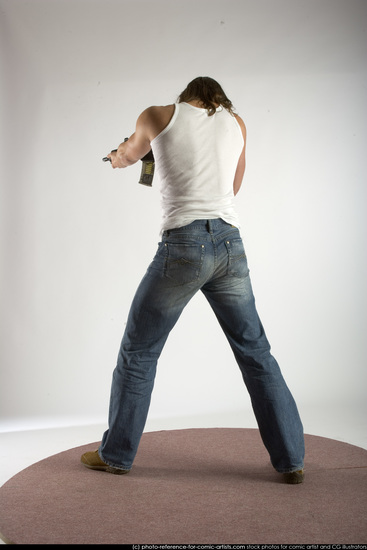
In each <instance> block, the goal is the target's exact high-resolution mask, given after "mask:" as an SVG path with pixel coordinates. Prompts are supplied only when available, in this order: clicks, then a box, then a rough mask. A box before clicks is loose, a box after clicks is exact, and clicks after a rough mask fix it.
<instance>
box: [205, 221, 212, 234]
mask: <svg viewBox="0 0 367 550" xmlns="http://www.w3.org/2000/svg"><path fill="white" fill-rule="evenodd" d="M206 226H207V229H208V233H213V231H212V229H213V228H212V223H211V220H206Z"/></svg>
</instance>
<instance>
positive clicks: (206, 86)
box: [177, 76, 234, 116]
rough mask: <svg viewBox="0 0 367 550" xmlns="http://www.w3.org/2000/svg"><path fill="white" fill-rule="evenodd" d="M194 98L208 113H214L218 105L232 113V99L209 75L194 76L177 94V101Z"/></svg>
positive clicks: (186, 100) (187, 100)
mask: <svg viewBox="0 0 367 550" xmlns="http://www.w3.org/2000/svg"><path fill="white" fill-rule="evenodd" d="M194 99H198V100H199V101H201V102H202V104H203V105H204V107H205V109H207V111H208V115H209V116H211V115H214V113H215V111H216V108H217V106H218V105H222V106H223V107H224V108H225V109H227V111H229V112H230V113H231V114H233V109H234V107H233V105H232V101H230V100H229V99H228V97H227V96H226V94H225V93H224V91H223V88H222V86H221V85H220V84H218V82H217V81H216V80H214V79H213V78H210V77H209V76H198V77H197V78H194V80H192V81H191V82H189V84H188V85H187V87H186V88H185V89H184V91H183V92H182V93H181V94H180V95H179V96H178V100H177V101H178V103H184V102H185V103H189V102H190V101H193V100H194Z"/></svg>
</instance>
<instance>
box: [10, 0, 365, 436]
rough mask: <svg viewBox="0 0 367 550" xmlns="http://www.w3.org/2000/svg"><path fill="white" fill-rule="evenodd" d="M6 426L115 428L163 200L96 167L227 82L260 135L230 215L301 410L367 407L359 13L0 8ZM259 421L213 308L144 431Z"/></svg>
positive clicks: (104, 1)
mask: <svg viewBox="0 0 367 550" xmlns="http://www.w3.org/2000/svg"><path fill="white" fill-rule="evenodd" d="M0 32H1V38H0V39H1V49H0V56H1V109H2V119H1V155H2V158H1V197H0V200H1V202H0V205H1V211H0V212H1V348H0V352H1V389H0V391H1V394H0V407H1V427H2V429H3V430H11V429H24V428H28V427H41V426H62V425H77V424H83V423H86V424H87V423H93V422H105V421H106V419H107V410H108V399H109V389H110V382H111V376H112V371H113V368H114V366H115V361H116V357H117V353H118V348H119V345H120V340H121V337H122V333H123V329H124V323H125V320H126V317H127V313H128V308H129V305H130V302H131V299H132V296H133V294H134V291H135V289H136V287H137V284H138V283H139V281H140V278H141V277H142V276H143V274H144V272H145V270H146V267H147V265H148V263H149V262H150V260H151V258H152V257H153V255H154V252H155V249H156V244H157V242H158V240H159V223H160V212H159V205H160V199H159V189H158V183H157V182H156V183H155V184H154V185H153V189H148V188H145V187H143V186H139V185H138V183H137V181H138V177H139V174H140V165H136V166H133V167H131V168H129V169H126V170H122V171H121V170H115V171H113V170H111V168H110V166H109V165H106V164H103V163H102V162H101V158H102V157H103V156H104V155H105V154H107V153H108V152H109V150H110V149H112V148H115V147H116V146H117V145H118V144H119V143H120V142H121V141H122V140H123V138H124V137H125V136H128V135H130V134H131V133H132V132H133V130H134V124H135V120H136V118H137V116H138V115H139V113H140V112H141V111H142V110H143V109H144V108H145V107H147V106H149V105H152V104H167V103H172V102H174V101H175V100H176V98H177V96H178V94H179V93H180V92H181V91H182V90H183V89H184V88H185V86H186V84H187V83H188V82H189V81H190V80H191V79H193V78H195V77H196V76H199V75H208V76H211V77H213V78H215V79H216V80H218V81H219V82H220V83H221V84H222V85H223V87H224V89H225V91H226V92H227V94H228V96H229V97H230V98H231V99H232V101H233V103H234V105H235V106H236V108H237V111H238V112H239V114H240V115H241V116H242V117H243V118H244V120H245V122H246V125H247V129H248V150H247V171H246V175H245V179H244V184H243V188H242V190H241V192H240V194H239V195H238V198H237V207H238V210H239V212H240V215H241V219H242V235H243V237H244V240H245V244H246V248H247V253H248V257H249V265H250V269H251V274H252V281H253V286H254V290H255V296H256V298H257V304H258V309H259V313H260V317H261V319H262V321H263V324H264V326H265V329H266V332H267V334H268V337H269V340H270V342H271V344H272V348H273V353H274V355H275V356H276V357H277V359H278V360H279V363H280V365H281V368H282V370H283V373H284V375H285V378H286V380H287V381H288V383H289V385H290V387H291V389H292V391H293V393H294V395H295V398H296V400H297V403H298V404H299V406H300V409H301V412H302V407H305V406H310V405H312V406H314V407H316V408H317V407H319V408H320V407H324V406H325V403H326V404H327V403H329V402H331V401H334V402H340V403H348V402H350V403H354V404H357V405H358V406H360V407H361V414H362V413H363V407H364V402H365V397H364V393H365V384H366V370H365V366H366V346H365V337H366V309H367V307H366V306H367V304H366V280H367V273H366V245H365V236H366V229H367V228H366V221H365V220H366V215H365V208H366V198H367V197H366V174H365V172H366V167H365V162H366V161H365V155H366V154H365V147H366V138H367V135H366V134H367V132H366V121H367V117H366V115H367V109H366V83H367V78H366V77H367V64H366V59H367V55H366V54H367V2H366V1H365V0H195V1H192V0H186V1H185V2H183V1H182V2H181V1H179V0H134V1H132V0H130V1H125V0H0ZM247 409H250V401H249V398H248V395H247V392H246V390H245V389H244V386H243V384H242V380H241V377H240V373H239V370H238V368H237V366H236V364H235V362H234V359H233V358H232V354H231V352H230V350H229V347H228V345H227V343H226V341H225V338H224V336H223V335H222V333H221V331H220V329H219V327H218V326H217V323H216V320H215V318H214V315H213V314H212V312H211V310H210V308H209V306H208V305H207V304H206V303H205V300H204V299H203V298H202V297H201V296H197V297H196V298H195V299H194V300H193V301H192V302H191V304H190V305H189V306H188V308H187V309H186V310H185V311H184V313H183V316H182V318H181V320H180V321H179V323H178V325H177V326H176V327H175V329H174V331H173V332H172V334H171V336H170V338H169V340H168V343H167V345H166V348H165V349H164V352H163V355H162V357H161V360H160V363H159V367H158V376H157V380H156V387H155V391H154V394H153V400H152V406H151V411H150V415H151V417H153V418H154V417H157V418H169V417H178V416H193V415H201V414H211V413H213V412H219V413H220V412H223V414H225V413H226V411H236V410H238V411H241V410H247Z"/></svg>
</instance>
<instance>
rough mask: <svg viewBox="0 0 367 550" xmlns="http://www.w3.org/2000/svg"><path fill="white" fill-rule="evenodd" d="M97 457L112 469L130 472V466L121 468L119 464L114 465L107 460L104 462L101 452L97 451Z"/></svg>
mask: <svg viewBox="0 0 367 550" xmlns="http://www.w3.org/2000/svg"><path fill="white" fill-rule="evenodd" d="M98 455H99V458H100V459H101V460H103V462H104V463H105V464H107V466H111V467H112V468H116V469H117V470H127V471H130V470H131V466H122V465H121V464H115V463H114V462H111V461H109V460H106V459H105V458H104V457H103V455H102V453H101V450H100V449H98Z"/></svg>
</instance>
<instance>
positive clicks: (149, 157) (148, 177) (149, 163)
mask: <svg viewBox="0 0 367 550" xmlns="http://www.w3.org/2000/svg"><path fill="white" fill-rule="evenodd" d="M127 140H128V138H125V139H124V141H127ZM116 151H117V149H113V150H112V151H111V153H116ZM102 160H103V162H107V161H110V162H111V159H110V158H109V157H103V159H102ZM141 162H142V163H143V165H142V167H141V173H140V179H139V183H141V184H142V185H146V186H147V187H152V184H153V176H154V168H155V161H154V155H153V151H152V150H150V151H149V153H147V154H146V155H145V156H144V157H143V158H142V159H141Z"/></svg>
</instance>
